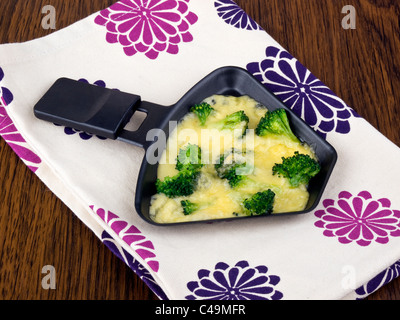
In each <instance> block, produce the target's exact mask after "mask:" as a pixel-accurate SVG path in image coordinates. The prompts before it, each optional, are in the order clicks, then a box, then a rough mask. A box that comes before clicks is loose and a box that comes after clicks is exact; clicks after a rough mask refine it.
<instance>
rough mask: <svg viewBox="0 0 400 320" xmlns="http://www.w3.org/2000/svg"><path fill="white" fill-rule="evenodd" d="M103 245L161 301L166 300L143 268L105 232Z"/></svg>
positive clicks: (162, 292) (102, 236)
mask: <svg viewBox="0 0 400 320" xmlns="http://www.w3.org/2000/svg"><path fill="white" fill-rule="evenodd" d="M101 240H102V241H103V243H104V244H105V245H106V246H107V247H108V248H109V249H110V250H111V251H112V252H113V253H114V254H115V255H116V256H117V257H118V258H119V259H121V260H122V261H124V262H125V263H126V264H127V265H128V266H129V267H130V268H131V269H132V270H133V271H134V272H135V273H136V275H137V276H138V277H139V278H140V279H142V280H143V282H144V283H146V285H147V286H148V287H149V288H150V289H151V290H152V291H153V292H154V293H155V294H156V295H157V296H158V297H159V298H160V299H162V300H168V298H167V296H166V295H165V293H164V291H163V290H162V289H161V288H160V286H159V285H158V284H157V282H156V281H155V280H154V278H153V277H152V275H151V274H150V272H149V271H148V270H147V269H146V268H145V267H143V266H142V265H141V264H140V263H139V262H138V261H137V260H136V259H135V258H134V257H133V256H132V255H130V254H129V253H128V252H127V251H126V250H125V249H124V248H122V247H121V245H120V244H119V243H118V242H117V241H115V240H114V239H113V237H111V235H109V234H108V233H107V232H106V231H103V233H102V235H101Z"/></svg>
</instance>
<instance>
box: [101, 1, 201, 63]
mask: <svg viewBox="0 0 400 320" xmlns="http://www.w3.org/2000/svg"><path fill="white" fill-rule="evenodd" d="M189 1H190V0H122V1H119V2H117V3H115V4H113V5H112V6H110V7H109V8H107V9H105V10H102V11H101V12H100V14H99V15H98V16H97V17H96V19H95V23H97V24H99V25H102V26H105V27H106V29H107V36H106V40H107V42H108V43H119V44H120V45H122V47H123V48H124V52H125V54H126V55H128V56H133V55H135V54H137V53H142V54H145V55H146V56H147V57H148V58H150V59H153V60H154V59H156V58H157V57H158V55H159V54H160V53H161V52H167V53H170V54H177V53H178V52H179V44H180V43H182V42H191V41H193V36H192V34H191V33H190V32H189V29H190V26H191V25H193V24H194V23H196V22H197V20H198V17H197V16H196V15H195V14H194V13H193V12H191V11H189V4H188V3H189Z"/></svg>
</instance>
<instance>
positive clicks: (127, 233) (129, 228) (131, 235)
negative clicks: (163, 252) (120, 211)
mask: <svg viewBox="0 0 400 320" xmlns="http://www.w3.org/2000/svg"><path fill="white" fill-rule="evenodd" d="M90 209H92V210H93V212H94V213H95V214H96V215H97V216H99V217H100V218H101V219H102V220H103V221H104V222H105V223H106V224H107V225H108V226H109V227H110V228H111V230H113V231H114V232H115V233H116V234H117V235H118V236H119V237H120V238H121V239H122V241H124V242H125V243H126V244H128V245H129V246H130V247H131V248H133V249H134V250H135V252H136V253H137V254H138V255H139V256H140V257H141V258H142V259H143V261H145V262H146V264H147V265H148V266H149V267H150V268H151V270H153V271H154V272H158V269H159V267H160V265H159V262H158V261H157V260H156V259H155V258H156V255H155V253H154V245H153V243H152V242H151V241H149V240H148V239H147V238H146V237H145V236H144V235H143V234H142V232H141V231H140V230H139V229H138V228H136V227H135V226H133V225H129V224H128V222H126V221H124V220H122V219H121V218H119V217H118V216H117V215H116V214H115V213H112V212H111V211H106V210H104V209H102V208H97V209H96V208H95V207H94V206H90Z"/></svg>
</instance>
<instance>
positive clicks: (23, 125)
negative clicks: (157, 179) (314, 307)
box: [0, 0, 400, 300]
mask: <svg viewBox="0 0 400 320" xmlns="http://www.w3.org/2000/svg"><path fill="white" fill-rule="evenodd" d="M229 65H230V66H239V67H242V68H245V69H247V70H248V71H249V72H251V73H252V74H253V75H254V77H255V78H256V79H258V80H259V81H260V82H261V83H262V84H264V85H265V86H266V87H267V88H268V89H270V90H271V91H272V92H274V93H275V94H276V95H277V97H278V98H279V99H281V100H282V101H283V102H284V103H285V104H286V105H287V106H288V107H290V108H291V109H292V110H293V111H294V112H295V113H296V114H298V115H299V116H300V117H302V118H303V119H304V120H305V121H306V122H307V123H308V124H309V125H310V126H311V127H313V128H314V129H315V130H316V131H317V132H318V133H319V134H320V135H321V136H322V137H324V138H325V139H327V140H328V141H329V142H330V143H331V144H332V145H333V146H334V147H335V148H336V150H337V152H338V156H339V160H338V163H337V165H336V168H335V170H334V173H333V175H332V177H331V179H330V182H329V184H328V186H327V189H326V191H325V193H324V195H323V198H322V201H321V203H320V205H319V207H318V208H317V210H315V211H314V212H312V213H309V214H306V215H302V216H290V217H288V216H285V217H283V216H282V217H279V216H278V217H267V218H265V219H261V220H260V219H256V220H257V221H254V220H252V219H249V220H246V221H241V222H240V223H237V222H235V221H233V222H229V223H227V222H220V223H214V224H195V225H185V226H175V227H162V228H160V227H157V226H153V225H150V224H148V223H147V222H145V221H143V220H142V219H141V218H140V217H139V216H138V215H137V213H136V212H135V208H134V195H135V188H136V180H137V176H138V171H139V168H140V164H141V162H142V159H143V156H144V151H143V150H141V149H139V148H136V147H134V146H131V145H128V144H125V143H123V142H118V141H111V140H105V139H102V138H100V137H97V136H95V135H91V134H87V133H85V132H79V131H77V130H74V129H72V128H66V127H61V126H56V125H54V124H51V123H47V122H44V121H41V120H38V119H36V118H35V117H34V115H33V106H34V105H35V104H36V102H37V101H38V100H39V99H40V98H41V96H42V95H43V94H44V93H45V92H46V91H47V90H48V89H49V87H50V86H51V85H52V84H53V82H54V81H55V80H56V79H58V78H60V77H69V78H73V79H77V80H80V81H83V82H89V83H92V84H95V85H98V86H103V87H108V88H113V89H114V88H115V89H119V90H122V91H125V92H130V93H134V94H138V95H140V96H141V97H142V99H143V100H145V101H151V102H154V103H157V104H161V105H171V104H173V103H175V102H176V101H178V100H179V99H180V98H181V96H183V95H184V94H185V93H186V92H187V91H188V90H189V89H190V88H191V87H192V86H193V85H195V84H196V83H197V82H198V81H199V80H200V79H202V78H203V77H204V76H206V75H207V74H209V73H211V72H212V71H213V70H215V69H217V68H219V67H222V66H229ZM0 96H1V104H2V106H0V134H1V136H2V137H3V139H4V140H5V141H6V142H7V143H8V144H9V145H10V146H11V147H12V148H13V150H14V151H15V152H16V153H17V154H18V155H19V157H20V158H21V159H22V160H23V161H24V162H25V163H26V165H27V166H28V167H29V168H30V169H31V170H32V171H33V172H35V173H36V174H37V176H38V177H39V178H40V179H41V180H42V181H43V182H44V183H45V184H46V185H47V186H48V187H49V188H50V189H51V190H52V191H53V192H54V193H55V194H56V195H57V196H58V197H59V198H60V199H62V200H63V201H64V203H65V204H66V205H67V206H68V207H69V208H71V210H72V211H73V212H74V213H75V214H76V215H77V216H78V217H79V218H80V219H81V220H82V221H83V222H84V223H85V224H86V225H87V226H88V227H89V228H90V229H91V230H92V231H93V232H94V233H95V234H96V235H97V236H98V237H99V238H100V239H101V240H102V241H103V243H104V244H105V245H106V246H108V247H109V248H110V249H111V250H112V251H113V252H114V253H115V254H116V255H117V256H118V257H120V258H121V259H122V260H124V261H125V262H126V263H127V264H128V265H129V266H130V267H131V268H132V270H133V271H134V272H136V273H137V274H138V275H139V276H140V277H141V278H142V279H143V280H144V281H145V282H146V283H147V284H148V286H149V287H150V288H151V289H152V290H153V291H154V292H155V293H156V294H157V295H158V296H159V297H160V298H161V299H276V300H278V299H362V298H364V297H366V296H368V295H369V294H370V293H372V292H373V291H375V290H376V289H377V288H379V287H381V286H383V285H384V284H386V283H388V282H389V281H391V280H392V279H394V278H396V277H397V276H398V275H399V272H400V260H398V259H400V211H399V210H400V195H399V193H398V190H399V186H398V181H400V167H399V166H398V163H399V161H400V151H399V149H398V148H397V147H396V146H395V145H394V144H392V143H391V142H390V141H388V140H387V139H386V138H385V137H383V136H382V135H381V134H380V133H379V132H377V131H376V130H375V129H374V128H373V127H372V126H371V125H370V124H368V123H367V122H366V121H365V120H364V119H362V118H361V117H360V116H359V115H358V114H357V113H356V112H355V111H354V110H353V109H351V108H350V107H349V106H347V105H346V104H345V102H343V101H342V100H341V99H340V98H338V97H337V96H336V95H335V94H334V93H333V92H332V91H331V90H329V89H328V88H327V87H326V86H325V85H324V84H323V83H322V82H321V81H319V80H318V79H317V78H316V77H315V76H314V75H313V74H311V72H310V71H308V70H307V68H305V67H304V66H303V65H301V63H300V62H299V61H297V60H296V58H294V57H293V56H292V55H290V53H289V52H287V51H286V50H285V49H284V48H282V47H281V46H280V45H279V44H278V43H277V42H276V41H275V40H274V39H272V38H271V37H270V36H269V35H268V34H267V33H266V32H265V31H263V30H262V29H261V28H260V27H259V26H258V25H257V24H256V23H255V22H254V21H253V20H252V19H251V18H250V17H248V16H247V15H246V13H245V12H244V11H243V10H242V9H241V8H239V7H238V6H237V5H236V4H235V3H234V2H233V1H231V0H148V1H140V0H122V1H119V2H116V3H115V4H113V5H112V6H111V7H109V8H107V9H105V10H103V11H101V12H98V13H95V14H93V15H91V16H89V17H87V18H86V19H84V20H82V21H79V22H77V23H75V24H73V25H71V26H69V27H68V28H66V29H63V30H60V31H58V32H56V33H53V34H51V35H49V36H47V37H44V38H41V39H37V40H34V41H30V42H26V43H21V44H5V45H1V46H0ZM385 167H390V168H391V170H390V172H389V170H382V168H385Z"/></svg>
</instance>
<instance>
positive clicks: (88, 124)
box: [34, 67, 337, 226]
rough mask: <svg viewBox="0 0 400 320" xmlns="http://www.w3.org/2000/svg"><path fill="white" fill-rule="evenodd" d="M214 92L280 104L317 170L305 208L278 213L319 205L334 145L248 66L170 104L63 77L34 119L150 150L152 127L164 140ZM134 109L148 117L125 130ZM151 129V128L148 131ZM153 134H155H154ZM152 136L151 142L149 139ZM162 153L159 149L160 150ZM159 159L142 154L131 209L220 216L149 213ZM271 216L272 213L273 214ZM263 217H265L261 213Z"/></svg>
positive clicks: (224, 71)
mask: <svg viewBox="0 0 400 320" xmlns="http://www.w3.org/2000/svg"><path fill="white" fill-rule="evenodd" d="M214 94H218V95H230V96H237V97H239V96H243V95H248V96H250V97H251V98H253V99H254V100H256V101H257V102H259V103H261V104H262V105H264V106H266V107H267V108H268V109H269V110H271V111H273V110H275V109H279V108H284V109H285V110H286V111H287V114H288V118H289V121H290V124H291V127H292V130H293V132H294V134H295V135H296V136H297V137H298V138H299V139H300V140H301V141H302V142H305V143H307V144H308V145H310V146H312V147H313V149H314V151H315V153H316V155H317V157H318V160H319V162H320V164H321V171H320V173H319V174H318V175H317V176H316V177H314V178H313V179H312V180H311V181H310V184H309V186H308V191H309V194H310V198H309V201H308V204H307V206H306V208H305V210H303V211H301V212H288V213H280V214H277V215H276V216H281V215H294V214H296V215H297V214H305V213H308V212H311V211H313V210H315V209H316V207H317V206H318V204H319V202H320V200H321V197H322V194H323V192H324V190H325V187H326V185H327V183H328V180H329V178H330V176H331V173H332V171H333V169H334V166H335V164H336V162H337V153H336V151H335V149H334V148H333V147H332V146H331V145H330V144H329V143H328V142H327V141H326V140H324V139H323V138H322V137H321V136H319V135H318V134H317V133H316V132H315V131H314V130H313V129H312V128H311V127H310V126H308V125H307V124H306V123H305V122H304V121H303V120H302V119H300V118H299V117H298V116H296V115H295V114H294V113H293V112H292V111H291V110H290V109H289V108H287V107H286V106H285V105H284V104H283V103H282V102H281V101H280V100H279V99H278V98H277V97H276V96H275V95H274V94H273V93H271V92H270V91H269V90H267V88H265V87H264V86H263V85H262V84H261V83H260V82H259V81H257V80H256V79H255V78H254V77H253V76H252V75H251V74H250V73H249V72H248V71H247V70H244V69H242V68H238V67H223V68H220V69H217V70H215V71H214V72H212V73H211V74H209V75H208V76H206V77H205V78H204V79H202V80H201V81H200V82H198V83H197V84H196V85H195V86H194V87H193V88H192V89H191V90H190V91H189V92H188V93H186V94H185V95H184V96H183V97H182V98H181V99H180V100H179V101H178V102H177V103H175V104H174V105H172V106H160V105H157V104H154V103H151V102H146V101H141V98H140V96H138V95H134V94H130V93H125V92H121V91H118V90H111V89H107V88H102V87H98V86H95V85H91V84H88V83H83V82H79V81H75V80H71V79H67V78H60V79H58V80H57V81H56V82H55V83H54V84H53V86H52V87H51V88H50V89H49V90H48V91H47V93H46V94H45V95H44V96H43V97H42V98H41V99H40V101H39V102H38V103H37V104H36V105H35V107H34V114H35V116H36V117H37V118H39V119H42V120H46V121H50V122H52V123H55V124H58V125H62V126H67V127H72V128H74V129H77V130H81V131H84V132H88V133H91V134H96V135H98V136H102V137H104V138H108V139H113V140H120V141H124V142H127V143H130V144H133V145H135V146H138V147H140V148H143V149H145V151H149V150H150V148H151V147H152V145H153V144H155V142H156V140H157V139H154V137H153V138H152V139H147V133H148V132H149V131H150V130H153V129H155V130H156V132H163V134H165V136H166V137H167V139H168V133H169V130H170V128H169V123H170V121H177V122H179V121H180V120H181V119H182V118H183V117H184V116H185V115H186V114H187V113H188V112H189V110H190V108H191V107H192V106H194V105H195V104H199V103H201V102H202V101H203V100H204V99H205V98H208V97H210V96H212V95H214ZM136 111H140V112H144V113H146V114H147V117H146V119H145V120H144V122H143V123H142V124H141V126H140V128H139V129H138V130H136V131H134V132H133V131H128V130H126V129H125V126H126V125H127V124H128V123H129V121H130V119H131V118H132V116H133V114H134V113H135V112H136ZM152 132H153V133H154V131H152ZM153 136H154V135H153ZM149 140H151V141H149ZM159 157H161V152H160V154H159ZM157 168H158V164H157V163H155V164H154V163H149V162H148V161H146V157H145V158H144V160H143V162H142V164H141V169H140V172H139V177H138V181H137V188H136V195H135V208H136V211H137V213H138V214H139V215H140V216H141V217H142V218H143V219H144V220H145V221H147V222H148V223H150V224H153V225H159V226H170V225H176V224H179V225H181V224H188V223H204V222H206V223H209V222H215V221H221V220H208V221H203V220H202V221H194V222H180V223H171V224H158V223H156V222H154V221H153V220H152V219H151V217H150V203H151V198H152V196H153V195H154V194H156V192H157V191H156V186H155V182H156V180H157ZM272 216H274V215H272ZM257 217H260V216H252V217H233V218H229V219H222V220H240V219H247V218H257ZM261 217H265V216H261Z"/></svg>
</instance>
